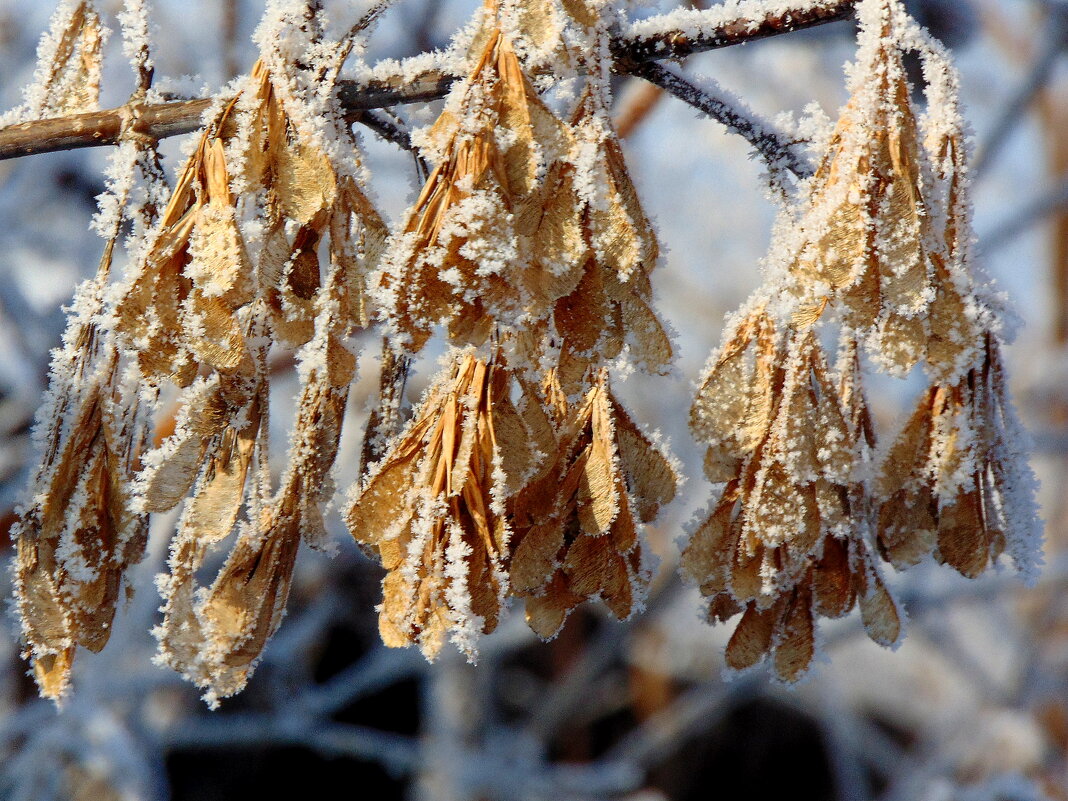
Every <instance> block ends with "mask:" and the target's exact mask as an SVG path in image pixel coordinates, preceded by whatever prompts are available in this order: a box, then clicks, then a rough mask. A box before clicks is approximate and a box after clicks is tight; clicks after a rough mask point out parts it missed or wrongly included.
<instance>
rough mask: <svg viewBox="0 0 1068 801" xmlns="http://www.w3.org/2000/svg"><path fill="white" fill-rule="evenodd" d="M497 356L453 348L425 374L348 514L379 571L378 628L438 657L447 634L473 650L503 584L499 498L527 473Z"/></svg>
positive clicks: (491, 622) (492, 621) (519, 422)
mask: <svg viewBox="0 0 1068 801" xmlns="http://www.w3.org/2000/svg"><path fill="white" fill-rule="evenodd" d="M511 387H512V375H511V372H510V371H509V370H508V368H507V367H506V366H505V365H504V364H503V363H501V362H500V361H499V358H495V359H491V360H490V361H488V362H487V361H483V360H481V359H479V358H478V357H476V356H475V355H474V354H473V353H471V352H467V353H464V354H462V355H458V356H457V357H456V358H455V360H454V362H453V364H452V366H450V367H448V368H446V370H445V371H443V372H442V373H441V374H440V375H439V376H438V377H437V378H436V379H435V380H434V382H433V384H432V385H431V387H430V389H429V390H428V391H427V394H426V396H425V397H424V399H423V401H422V402H421V404H420V406H419V408H418V409H417V410H416V413H415V416H414V418H413V419H412V422H411V423H410V424H409V425H408V426H407V428H406V429H405V430H404V431H403V432H402V434H401V435H400V436H399V437H397V438H396V440H394V441H393V442H392V443H391V444H390V446H389V448H388V449H387V451H386V454H385V456H383V457H382V459H381V461H379V462H378V463H376V464H375V465H374V466H372V468H371V470H370V472H369V475H368V476H367V478H366V479H365V480H364V481H363V482H362V485H360V486H357V487H354V488H353V490H352V492H351V498H352V501H351V505H350V507H349V510H348V512H347V514H346V522H347V524H348V527H349V530H350V532H351V533H352V535H353V537H355V539H356V540H357V542H359V543H361V544H364V545H366V546H368V547H370V548H373V549H375V551H376V552H377V553H378V555H379V558H380V559H381V560H382V565H383V567H385V568H386V570H387V571H388V573H387V575H386V578H385V580H384V581H383V585H382V588H383V594H384V597H383V601H382V606H381V607H380V608H379V629H380V631H381V633H382V639H383V641H384V642H385V643H386V644H387V645H390V646H394V647H398V646H405V645H409V644H418V645H419V647H420V648H421V649H422V651H423V653H424V654H425V655H426V656H427V658H428V659H433V658H434V657H436V655H437V653H438V652H439V651H440V649H441V647H442V645H443V644H444V642H445V638H446V636H450V637H451V639H452V640H453V641H454V642H455V643H456V645H457V646H458V647H459V648H460V649H461V650H462V651H464V652H465V653H466V654H467V655H468V657H469V658H471V659H474V658H475V656H476V654H477V650H476V641H477V638H478V635H479V633H480V632H481V633H489V632H491V631H493V630H494V629H495V628H496V626H497V620H498V617H499V615H500V608H501V603H502V601H503V598H504V595H505V593H506V591H507V577H506V575H505V572H504V563H505V559H506V558H507V556H508V551H509V547H510V542H511V536H512V528H511V524H510V522H509V520H508V517H507V515H506V513H505V504H506V503H507V501H508V499H509V498H510V497H511V496H513V495H514V494H515V492H516V491H517V490H518V489H519V487H520V486H522V484H523V482H524V481H525V480H526V479H527V477H528V476H529V475H530V474H531V473H532V472H533V470H534V467H535V458H536V454H533V453H531V450H530V448H529V446H528V442H529V440H530V433H529V430H528V428H527V424H526V423H525V422H524V419H523V416H522V415H521V414H520V412H519V411H518V410H517V409H516V408H515V406H514V405H513V403H512V401H511V397H510V395H511Z"/></svg>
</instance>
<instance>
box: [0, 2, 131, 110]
mask: <svg viewBox="0 0 1068 801" xmlns="http://www.w3.org/2000/svg"><path fill="white" fill-rule="evenodd" d="M83 3H85V4H86V7H87V8H88V9H89V11H90V12H92V13H93V14H95V10H94V7H93V4H92V2H88V0H61V2H60V4H59V5H58V6H57V7H56V10H55V12H54V13H53V14H52V19H51V21H50V22H49V27H48V30H47V31H46V32H45V33H44V34H42V35H41V40H40V42H39V43H38V45H37V67H36V68H35V69H34V73H33V79H32V80H31V81H30V84H29V85H28V86H27V87H26V88H25V89H24V90H23V102H22V104H21V105H19V106H16V107H15V108H13V109H11V110H10V111H8V112H6V113H4V114H2V115H0V128H2V127H4V126H7V125H14V124H15V123H19V122H26V121H28V120H34V119H42V118H47V117H56V116H61V115H62V113H64V112H69V111H70V110H69V109H65V108H63V107H62V106H61V105H58V104H61V103H62V102H63V100H64V99H65V98H66V97H68V96H69V94H70V93H71V92H72V91H77V90H78V89H80V88H81V87H80V86H78V85H76V84H75V83H73V82H72V79H73V78H76V77H77V76H76V74H74V75H72V74H71V73H70V72H69V71H67V70H65V69H64V67H65V66H66V65H58V66H59V69H58V70H57V69H56V66H57V65H56V64H55V60H56V56H57V54H58V53H59V48H60V45H61V44H62V43H63V38H64V33H65V32H66V31H67V29H68V28H69V27H70V24H71V21H72V18H73V17H74V14H75V13H76V12H77V11H78V9H79V7H80V6H81V5H82V4H83ZM110 33H111V32H110V31H109V30H108V29H107V28H106V27H101V28H100V31H99V37H100V38H99V44H98V46H99V47H101V48H102V47H103V46H104V44H105V43H106V42H107V38H108V36H109V35H110ZM80 49H81V45H79V46H78V51H80ZM78 56H79V52H75V53H74V54H73V55H72V58H74V59H77V58H78ZM86 66H87V67H88V72H89V74H88V76H87V77H88V80H87V81H85V83H87V84H91V85H95V86H99V85H100V67H101V65H100V61H99V59H97V60H95V61H94V62H93V63H92V64H88V65H86ZM57 81H58V82H57ZM96 108H98V106H96V105H93V106H92V107H86V108H80V109H78V110H79V111H93V110H95V109H96Z"/></svg>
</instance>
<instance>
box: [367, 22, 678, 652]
mask: <svg viewBox="0 0 1068 801" xmlns="http://www.w3.org/2000/svg"><path fill="white" fill-rule="evenodd" d="M532 8H533V5H532V4H529V3H528V4H512V5H508V6H500V7H498V6H497V5H496V4H494V3H490V4H487V5H486V7H485V9H484V15H485V17H484V20H485V21H484V23H483V25H484V27H483V29H482V32H481V33H480V34H479V35H478V36H476V37H475V43H476V44H475V49H476V52H479V56H478V59H477V61H476V66H475V68H474V69H473V70H472V72H471V73H470V75H469V77H468V79H467V80H466V81H465V82H464V83H463V84H461V85H460V86H459V87H458V88H457V89H455V90H454V93H453V95H452V97H451V98H450V99H449V100H448V101H447V103H446V109H445V111H444V113H443V114H442V116H441V118H439V120H438V121H437V122H436V123H435V124H434V126H433V127H432V128H431V130H430V134H429V135H428V137H427V138H426V149H427V151H428V153H429V154H430V155H431V156H433V157H436V158H437V159H438V166H437V168H436V169H435V170H434V172H433V173H432V174H431V176H430V178H429V180H428V181H427V183H426V185H425V186H424V188H423V191H422V193H421V195H420V197H419V200H418V201H417V202H416V206H415V208H414V209H413V212H412V213H411V215H410V216H409V219H408V222H407V223H406V226H405V231H404V233H403V234H401V235H399V236H396V237H394V239H393V241H392V242H391V245H390V247H389V250H388V255H387V257H386V261H385V266H384V269H383V273H382V278H381V284H380V285H381V286H382V287H383V288H384V290H385V292H384V297H385V299H386V304H385V305H386V308H387V309H389V310H390V314H391V315H392V318H393V319H394V321H395V324H396V325H397V326H398V330H399V331H400V332H401V333H402V336H403V337H404V341H406V342H407V343H408V347H409V348H412V349H418V348H420V347H422V345H423V344H424V343H425V342H426V340H427V338H428V337H429V336H430V333H431V329H432V327H433V325H434V324H435V323H445V324H446V325H447V331H448V337H449V339H450V341H452V342H453V343H455V344H457V345H460V344H465V343H466V344H467V345H468V346H484V344H485V343H486V341H487V339H492V340H494V341H495V342H499V343H500V346H498V345H493V346H492V347H491V355H490V356H489V357H488V358H479V357H478V356H477V355H475V353H474V352H472V351H470V350H465V351H461V352H458V353H456V354H454V355H453V356H452V364H451V365H450V366H449V367H446V369H445V370H444V371H443V372H442V373H441V374H440V375H439V377H438V378H437V379H435V381H434V382H433V384H432V386H431V389H430V390H428V392H427V395H426V397H425V398H424V400H423V402H422V404H421V405H420V407H419V409H418V410H417V412H416V415H415V418H414V419H413V421H412V423H411V424H410V425H409V426H408V428H407V429H406V430H405V431H404V432H403V433H402V434H401V435H400V436H399V437H397V438H396V440H395V441H394V443H393V444H392V446H391V447H389V448H388V449H387V451H386V453H385V455H384V456H383V457H382V459H381V460H380V461H379V462H378V464H377V465H376V466H375V467H373V468H372V469H371V471H370V474H369V476H368V478H367V479H366V481H364V482H363V483H362V484H360V485H358V486H357V487H356V488H354V490H353V493H352V505H351V507H350V512H349V515H348V522H349V525H350V528H351V530H352V532H353V535H354V536H355V537H356V539H357V540H358V541H360V542H362V543H364V544H366V545H368V546H370V547H372V548H373V549H375V550H376V551H377V552H378V554H379V556H380V558H381V559H382V563H383V566H384V567H386V569H387V570H388V571H390V572H389V573H388V575H387V577H386V579H385V582H384V595H385V598H384V601H383V605H382V608H381V610H380V611H381V615H380V627H381V630H382V633H383V637H384V639H385V641H386V642H387V643H389V644H394V645H403V644H407V643H410V642H411V643H418V644H419V645H420V647H421V648H422V649H423V651H424V653H425V654H427V655H428V656H429V657H431V658H432V657H433V656H435V655H436V654H437V652H438V650H439V649H440V647H441V644H442V643H443V641H444V638H445V635H446V633H449V634H450V636H451V637H452V639H453V640H454V641H455V642H456V643H457V644H458V645H459V647H460V648H461V649H462V650H464V651H465V652H466V653H467V654H468V655H469V657H471V658H474V655H475V650H474V645H473V643H474V637H475V635H477V634H478V633H479V632H483V633H485V632H489V631H492V629H493V628H494V627H495V626H496V624H497V620H498V617H499V613H500V606H501V603H502V601H503V599H504V597H505V596H506V595H507V594H509V593H512V594H517V595H520V596H522V597H525V598H527V615H528V621H529V622H530V624H531V626H532V628H533V629H534V630H535V631H536V632H537V633H538V634H540V635H541V636H543V637H551V636H553V635H555V634H556V632H557V631H559V629H560V626H561V625H562V624H563V622H564V619H565V618H566V616H567V614H568V612H570V610H571V609H573V608H574V607H575V606H577V605H578V604H579V603H581V602H582V601H584V600H586V599H588V598H594V597H600V598H601V599H603V600H604V601H605V603H606V604H607V605H608V606H609V608H610V609H611V610H612V611H613V612H614V613H615V614H616V615H617V616H618V617H620V618H626V617H628V616H629V615H631V614H632V613H633V612H634V611H635V610H637V609H639V608H640V603H641V598H642V596H643V594H644V588H645V585H646V584H647V582H648V579H649V574H648V570H647V568H646V567H645V566H644V564H643V557H642V550H641V545H640V536H639V525H640V522H649V521H651V520H652V519H653V518H654V517H655V516H656V513H657V511H658V509H659V507H660V505H661V504H663V503H666V502H668V501H670V500H671V498H672V497H673V496H674V487H675V472H674V469H673V468H672V466H671V465H670V463H669V462H668V461H667V459H665V458H664V457H663V456H662V455H661V454H660V453H658V452H657V450H656V448H655V446H654V445H653V443H652V442H651V441H650V440H649V439H648V438H647V437H646V436H645V435H644V434H642V433H641V431H640V430H639V429H638V428H637V426H635V424H634V423H633V422H631V420H630V419H629V417H627V415H626V413H625V412H624V411H623V410H622V408H621V407H620V405H619V403H618V402H617V401H616V400H615V398H614V397H613V396H612V394H611V390H610V388H609V378H608V372H607V370H605V369H604V368H603V366H602V365H604V364H605V363H606V362H607V361H608V360H610V359H614V358H616V357H617V356H620V355H621V353H623V352H624V350H625V349H627V348H632V349H633V357H634V359H635V360H636V361H639V362H640V363H641V364H642V366H647V367H650V366H651V367H652V368H654V369H655V368H658V367H660V366H662V365H663V364H664V363H665V362H667V361H668V360H669V359H670V357H671V345H670V341H669V340H668V338H667V335H666V334H665V332H664V330H663V327H662V326H661V324H660V323H659V321H658V320H657V319H656V316H655V314H654V313H653V312H652V310H651V308H650V306H649V302H650V294H651V290H650V285H649V281H648V271H649V270H651V269H652V267H653V266H654V264H655V262H656V259H657V254H658V248H657V244H656V241H655V238H654V237H653V236H652V233H651V231H650V226H649V223H648V221H647V219H646V217H645V215H644V213H643V212H642V210H641V207H640V205H639V203H638V201H637V197H636V194H635V192H634V189H633V186H632V184H631V182H630V178H629V176H628V175H627V172H626V167H625V165H624V163H623V158H622V153H621V151H620V148H619V144H618V142H617V141H616V139H615V136H614V134H613V133H612V131H611V126H610V123H609V122H608V116H607V111H606V109H607V104H606V100H605V97H604V94H603V93H604V92H605V91H606V87H607V83H606V78H607V64H606V62H604V61H603V59H602V60H600V61H598V62H597V63H596V65H594V64H591V67H592V66H596V71H595V72H594V73H593V74H591V76H590V79H589V85H588V87H587V89H586V91H585V92H584V94H583V97H582V99H581V101H580V103H579V104H578V107H577V110H576V112H575V114H574V116H573V119H572V122H571V124H570V125H564V124H562V123H561V122H560V121H559V120H558V119H557V118H556V117H554V116H552V114H551V113H550V112H549V110H548V109H547V108H546V107H545V105H544V104H543V103H542V102H541V101H540V100H539V99H538V97H537V95H536V94H535V93H534V91H533V89H532V87H531V84H530V81H529V80H528V79H527V77H526V76H525V75H524V73H523V66H522V65H521V63H520V61H519V59H518V57H517V55H516V53H515V48H514V45H513V42H514V41H515V40H517V39H522V38H523V37H526V40H527V41H530V40H531V39H532V38H534V37H533V36H532V35H531V34H530V23H531V20H534V19H535V17H536V15H534V16H532V10H531V9H532ZM555 13H556V12H555V11H553V10H552V9H547V10H546V11H545V15H546V16H544V17H542V18H539V19H541V20H542V21H541V23H540V26H541V27H540V28H538V29H537V33H538V34H539V35H543V36H544V34H545V31H546V30H548V29H550V28H551V26H550V25H549V23H548V22H546V20H549V19H550V18H551V19H553V20H556V19H560V18H562V17H560V16H552V14H555ZM591 19H595V18H591ZM524 24H526V26H527V27H525V28H524ZM598 25H600V23H598ZM551 29H552V30H557V29H556V28H551ZM579 30H580V33H581V34H582V35H583V36H584V37H585V39H586V40H588V41H589V42H593V43H594V44H595V45H596V46H597V47H598V48H600V49H602V50H603V44H604V41H603V37H604V36H605V35H606V33H605V26H604V25H601V26H600V27H599V28H596V27H595V28H590V29H587V28H586V26H580V29H579ZM595 52H596V51H595ZM502 128H503V129H505V131H507V135H503V134H502V131H501V129H502ZM502 141H503V142H504V143H505V145H501V144H500V143H501V142H502ZM580 182H581V183H580ZM576 198H577V202H576ZM502 232H503V234H504V236H503V238H502V237H501V234H502ZM412 287H417V288H418V289H416V290H415V291H412V289H411V288H412ZM397 288H402V289H403V290H404V292H403V293H400V292H398V291H397ZM472 321H477V323H478V324H477V326H476V325H472V324H471V322H472ZM505 321H506V322H505ZM517 321H518V322H519V323H524V324H525V325H524V326H523V328H524V330H522V331H517V329H518V328H519V326H518V325H517ZM505 348H506V349H507V350H509V351H510V352H511V353H512V354H513V357H512V358H514V359H517V360H518V361H519V362H520V369H518V370H516V369H514V368H512V367H510V366H509V365H507V364H506V363H505V356H504V349H505ZM546 365H549V366H548V369H547V372H545V373H544V374H543V375H542V376H541V377H540V378H539V377H538V374H539V371H542V370H543V369H545V366H546ZM561 377H563V382H561ZM539 382H540V384H541V385H542V387H543V388H544V389H545V390H547V392H545V393H541V392H539V391H538V389H537V388H536V386H537V384H538V383H539ZM569 395H570V396H573V398H572V399H569V397H568V396H569ZM513 397H514V401H513ZM572 400H574V403H572ZM469 430H470V431H471V432H476V433H468V431H469ZM472 442H473V443H474V446H472V444H471V443H472ZM406 487H407V488H408V489H407V491H405V490H404V489H403V488H406ZM513 548H515V550H514V552H513Z"/></svg>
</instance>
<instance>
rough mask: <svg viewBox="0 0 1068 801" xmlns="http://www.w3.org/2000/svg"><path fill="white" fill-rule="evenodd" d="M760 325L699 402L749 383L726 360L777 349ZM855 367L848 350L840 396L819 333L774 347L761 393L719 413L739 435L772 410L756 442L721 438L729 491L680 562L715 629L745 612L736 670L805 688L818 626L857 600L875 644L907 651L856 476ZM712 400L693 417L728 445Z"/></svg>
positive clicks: (858, 411) (732, 648) (746, 326)
mask: <svg viewBox="0 0 1068 801" xmlns="http://www.w3.org/2000/svg"><path fill="white" fill-rule="evenodd" d="M762 314H763V313H762V311H760V310H758V311H757V312H755V313H753V314H751V315H750V316H748V317H747V318H744V319H743V320H742V321H741V322H740V323H739V325H738V326H737V328H736V330H735V331H734V332H733V333H732V334H731V335H730V338H729V340H728V343H729V344H728V347H726V348H724V349H723V351H722V353H721V355H720V357H719V358H718V359H716V360H715V361H714V363H713V368H712V371H711V373H710V376H709V379H708V380H706V382H705V385H704V387H703V389H702V393H703V394H705V395H706V396H708V394H709V393H711V392H715V391H718V392H723V393H726V392H729V391H730V389H731V388H730V387H729V378H730V376H731V372H732V371H743V372H741V373H739V376H740V377H743V378H744V377H745V373H744V370H745V369H746V365H745V364H744V362H741V361H738V362H736V363H735V366H731V360H738V359H740V358H741V356H742V355H743V354H744V353H745V351H746V349H747V348H749V347H750V346H751V344H752V343H754V342H756V341H757V338H758V337H759V336H761V335H763V337H764V339H765V342H767V343H769V345H770V343H773V342H774V341H775V340H776V339H777V336H776V335H775V333H774V332H773V331H770V330H767V327H768V325H769V321H768V320H767V319H766V318H763V316H762ZM762 327H764V329H765V330H763V331H761V328H762ZM849 357H851V358H849ZM760 358H763V359H764V361H765V365H764V366H763V367H762V368H760V367H759V364H758V359H760ZM855 364H856V362H855V352H853V353H852V354H849V353H848V352H847V361H846V365H847V370H846V371H844V372H843V375H842V379H841V385H840V387H835V386H834V384H833V383H832V381H831V377H830V371H829V368H828V365H827V363H826V358H825V356H824V354H823V352H822V349H821V347H820V346H819V344H818V342H817V341H816V338H815V335H814V333H813V332H812V331H811V330H804V331H799V332H794V333H793V334H792V335H791V337H790V341H789V344H788V346H787V347H786V348H785V349H784V350H782V351H777V350H776V349H775V348H774V347H773V346H772V347H769V349H768V350H767V351H766V352H765V353H764V354H761V355H758V356H754V357H753V362H752V365H751V367H749V368H748V369H749V370H751V371H752V373H753V374H757V375H762V380H763V382H764V383H765V384H766V386H764V387H761V388H760V389H758V390H756V392H755V393H754V394H755V398H756V401H755V402H754V399H753V397H744V396H743V397H733V398H730V400H729V402H727V403H721V404H720V407H721V408H723V409H726V410H728V411H729V412H730V413H732V414H734V415H735V417H734V418H733V419H734V420H735V421H736V423H735V424H736V426H738V427H739V428H741V427H742V426H743V425H749V424H751V423H752V421H753V420H754V417H755V416H754V415H753V414H752V412H751V411H750V410H751V409H752V408H753V407H754V406H756V407H757V408H762V405H764V404H766V407H767V411H766V412H763V413H761V414H760V419H763V420H764V421H765V422H764V427H763V430H762V431H760V432H759V433H757V431H755V430H754V431H753V432H752V433H753V434H754V436H752V437H749V438H747V439H746V440H743V439H739V438H737V437H736V438H734V439H733V440H727V439H726V438H722V437H721V438H720V439H718V440H715V442H714V445H713V448H712V450H713V451H714V452H715V453H716V456H715V457H714V458H713V459H712V460H711V461H712V462H713V464H714V465H715V466H716V468H717V471H718V472H716V473H715V475H716V477H717V478H719V479H720V480H723V479H724V478H726V479H727V485H726V488H725V490H724V492H723V495H722V496H721V498H720V500H719V502H718V503H717V504H716V505H715V507H714V508H713V509H712V511H711V513H710V514H709V516H708V517H707V518H706V519H705V520H704V521H703V522H701V524H700V525H699V526H698V527H697V528H696V529H695V530H694V532H693V534H692V536H691V539H690V542H689V544H688V545H687V547H686V549H685V550H684V552H683V556H682V572H683V574H684V575H685V576H686V577H687V579H689V580H690V581H692V582H693V583H695V584H696V585H697V586H699V587H700V590H701V593H702V595H704V596H705V597H706V598H707V599H708V608H707V611H708V617H709V620H710V621H711V622H724V621H726V620H727V619H729V618H730V617H732V616H733V615H735V614H738V613H739V612H741V613H743V614H742V618H741V620H740V622H739V623H738V626H737V628H736V629H735V632H734V635H733V636H732V638H731V642H730V644H729V645H728V648H727V664H728V665H729V666H730V667H732V668H735V669H743V668H747V667H751V666H753V665H755V664H757V663H758V662H759V661H761V659H763V657H764V656H768V655H770V656H772V657H773V664H774V670H775V672H776V675H777V676H778V677H779V678H780V679H781V680H782V681H785V682H794V681H796V680H798V679H799V678H800V677H801V676H803V675H804V673H805V672H806V671H807V670H808V667H809V665H810V664H811V661H812V659H813V656H814V654H815V643H814V635H815V620H816V617H818V616H826V617H839V616H841V615H844V614H847V613H848V612H849V611H850V610H851V609H852V608H853V607H854V605H855V604H856V603H857V602H858V601H859V603H860V606H861V608H862V613H863V616H864V618H865V625H866V626H867V627H868V633H869V635H870V636H871V637H872V639H874V640H875V641H876V642H879V643H880V644H883V645H892V644H894V643H896V642H897V641H898V639H899V636H900V630H901V622H900V615H899V613H898V611H897V607H896V604H895V603H894V602H893V599H892V598H890V596H889V594H888V591H887V590H886V587H885V585H884V584H883V582H882V580H881V578H880V577H879V575H878V572H877V570H876V563H875V559H874V558H873V557H872V555H871V553H870V551H869V549H868V546H867V544H866V540H867V535H866V526H865V510H864V506H865V504H866V493H865V489H864V487H863V485H862V484H861V483H858V481H857V479H856V465H857V461H858V458H859V456H860V448H861V447H862V441H863V440H864V439H865V437H866V433H865V426H866V423H865V422H864V421H865V419H866V414H867V413H866V408H865V407H864V404H863V397H862V396H861V395H860V394H859V392H858V391H857V389H856V376H855V375H851V374H850V373H851V371H852V369H854V368H855ZM758 369H759V370H762V373H758V372H757V371H758ZM735 391H736V390H735ZM728 397H729V396H728ZM715 398H716V396H715V395H714V394H713V395H711V396H710V397H706V400H705V401H703V402H701V403H700V407H699V408H698V411H697V413H696V414H695V418H696V420H697V423H698V425H703V426H704V428H705V429H706V430H708V431H710V432H712V433H713V435H720V434H721V433H722V432H724V431H725V430H726V428H727V426H728V425H729V423H730V418H727V417H725V416H714V415H713V414H712V413H711V412H712V409H713V408H714V407H712V406H711V404H712V403H713V402H714V401H715ZM842 399H845V409H844V410H843V404H842ZM732 465H733V466H734V471H735V472H734V474H733V475H731V474H730V472H729V470H728V469H727V468H729V467H731V466H732Z"/></svg>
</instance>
